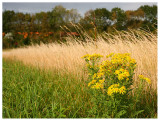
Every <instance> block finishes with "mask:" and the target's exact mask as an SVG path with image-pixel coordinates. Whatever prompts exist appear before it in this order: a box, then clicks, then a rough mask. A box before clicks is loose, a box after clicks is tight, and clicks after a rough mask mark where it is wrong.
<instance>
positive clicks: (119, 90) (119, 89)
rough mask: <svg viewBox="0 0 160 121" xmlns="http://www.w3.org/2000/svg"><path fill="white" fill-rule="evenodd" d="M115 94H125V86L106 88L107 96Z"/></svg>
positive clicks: (115, 85)
mask: <svg viewBox="0 0 160 121" xmlns="http://www.w3.org/2000/svg"><path fill="white" fill-rule="evenodd" d="M115 93H119V94H122V95H123V94H124V93H126V88H125V86H122V87H120V85H119V84H113V85H111V86H110V87H109V88H108V91H107V94H108V95H109V96H112V95H113V94H115Z"/></svg>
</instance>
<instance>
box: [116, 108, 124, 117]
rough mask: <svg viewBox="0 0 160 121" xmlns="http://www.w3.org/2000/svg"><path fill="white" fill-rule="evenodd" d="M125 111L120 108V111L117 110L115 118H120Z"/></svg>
mask: <svg viewBox="0 0 160 121" xmlns="http://www.w3.org/2000/svg"><path fill="white" fill-rule="evenodd" d="M126 113H127V111H126V110H121V111H120V112H118V113H117V114H116V116H115V118H120V117H121V116H122V115H124V114H126Z"/></svg>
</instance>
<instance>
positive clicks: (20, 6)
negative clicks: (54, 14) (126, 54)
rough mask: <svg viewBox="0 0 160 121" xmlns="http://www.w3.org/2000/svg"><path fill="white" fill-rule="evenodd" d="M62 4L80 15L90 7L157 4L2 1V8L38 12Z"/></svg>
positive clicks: (131, 6)
mask: <svg viewBox="0 0 160 121" xmlns="http://www.w3.org/2000/svg"><path fill="white" fill-rule="evenodd" d="M57 5H62V6H63V7H65V8H66V9H72V8H74V9H77V10H78V13H80V14H81V15H82V16H83V15H84V13H85V12H86V11H88V10H90V9H93V10H94V9H96V8H106V9H108V10H111V9H112V8H114V7H119V8H122V9H123V10H136V9H137V8H139V7H140V6H141V5H151V6H152V5H157V3H156V2H133V3H131V2H129V3H126V2H125V3H124V2H123V3H122V2H88V3H86V2H79V3H77V2H76V3H74V2H67V3H65V2H46V3H44V2H43V3H42V2H3V3H2V10H3V11H4V10H14V11H15V12H23V13H38V12H41V11H44V12H47V11H51V10H52V9H53V8H54V7H55V6H57Z"/></svg>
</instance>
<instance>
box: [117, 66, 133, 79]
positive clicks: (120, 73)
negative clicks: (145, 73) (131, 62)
mask: <svg viewBox="0 0 160 121" xmlns="http://www.w3.org/2000/svg"><path fill="white" fill-rule="evenodd" d="M115 74H116V75H117V77H118V79H119V80H123V79H125V78H126V79H127V80H128V77H129V76H130V74H129V72H128V70H125V69H123V68H121V69H119V70H116V71H115Z"/></svg>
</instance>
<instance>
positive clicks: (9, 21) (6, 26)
mask: <svg viewBox="0 0 160 121" xmlns="http://www.w3.org/2000/svg"><path fill="white" fill-rule="evenodd" d="M14 18H15V12H14V11H9V10H5V11H4V12H3V17H2V20H3V21H2V22H3V24H2V26H3V32H5V33H7V32H11V30H13V27H14V24H15V23H14Z"/></svg>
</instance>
